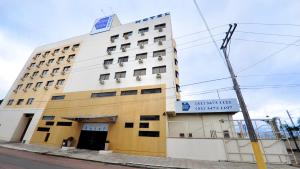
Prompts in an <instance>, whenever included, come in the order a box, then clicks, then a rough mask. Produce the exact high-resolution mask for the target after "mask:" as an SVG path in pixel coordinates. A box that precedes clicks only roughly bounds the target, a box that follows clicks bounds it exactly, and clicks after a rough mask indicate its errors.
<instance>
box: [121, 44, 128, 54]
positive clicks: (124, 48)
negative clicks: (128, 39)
mask: <svg viewBox="0 0 300 169" xmlns="http://www.w3.org/2000/svg"><path fill="white" fill-rule="evenodd" d="M127 48H130V43H125V44H122V45H121V49H122V50H126V49H127ZM123 52H125V51H123Z"/></svg>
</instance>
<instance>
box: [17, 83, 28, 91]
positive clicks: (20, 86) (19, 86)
mask: <svg viewBox="0 0 300 169" xmlns="http://www.w3.org/2000/svg"><path fill="white" fill-rule="evenodd" d="M27 85H28V84H27ZM22 86H23V84H19V85H18V86H17V88H16V90H20V89H21V88H22Z"/></svg>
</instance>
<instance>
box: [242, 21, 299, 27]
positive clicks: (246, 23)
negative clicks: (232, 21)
mask: <svg viewBox="0 0 300 169" xmlns="http://www.w3.org/2000/svg"><path fill="white" fill-rule="evenodd" d="M237 24H240V25H262V26H294V27H300V25H299V24H289V23H259V22H237Z"/></svg>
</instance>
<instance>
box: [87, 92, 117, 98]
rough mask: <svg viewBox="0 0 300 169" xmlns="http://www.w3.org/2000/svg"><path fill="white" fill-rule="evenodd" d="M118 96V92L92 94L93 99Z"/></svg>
mask: <svg viewBox="0 0 300 169" xmlns="http://www.w3.org/2000/svg"><path fill="white" fill-rule="evenodd" d="M109 96H116V92H103V93H92V95H91V97H109Z"/></svg>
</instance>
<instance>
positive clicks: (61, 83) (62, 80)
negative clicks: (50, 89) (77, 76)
mask: <svg viewBox="0 0 300 169" xmlns="http://www.w3.org/2000/svg"><path fill="white" fill-rule="evenodd" d="M64 82H65V79H59V80H57V82H56V85H64Z"/></svg>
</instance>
